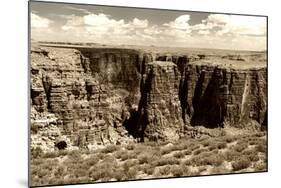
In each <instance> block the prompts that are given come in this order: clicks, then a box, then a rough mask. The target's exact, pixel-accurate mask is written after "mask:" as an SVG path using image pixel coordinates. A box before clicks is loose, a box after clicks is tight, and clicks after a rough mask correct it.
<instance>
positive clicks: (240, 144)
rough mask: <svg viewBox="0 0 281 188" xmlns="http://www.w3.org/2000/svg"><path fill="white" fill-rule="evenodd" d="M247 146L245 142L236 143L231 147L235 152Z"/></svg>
mask: <svg viewBox="0 0 281 188" xmlns="http://www.w3.org/2000/svg"><path fill="white" fill-rule="evenodd" d="M246 148H248V144H246V143H244V142H243V143H237V144H236V145H235V146H234V147H233V149H234V150H235V151H237V152H242V151H243V150H244V149H246Z"/></svg>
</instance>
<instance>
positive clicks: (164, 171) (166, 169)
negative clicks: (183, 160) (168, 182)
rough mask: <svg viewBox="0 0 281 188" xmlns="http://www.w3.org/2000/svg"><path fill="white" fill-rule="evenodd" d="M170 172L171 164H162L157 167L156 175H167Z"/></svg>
mask: <svg viewBox="0 0 281 188" xmlns="http://www.w3.org/2000/svg"><path fill="white" fill-rule="evenodd" d="M170 173H171V166H170V165H166V166H163V167H161V168H159V169H158V171H157V173H156V176H157V177H163V176H167V175H169V174H170Z"/></svg>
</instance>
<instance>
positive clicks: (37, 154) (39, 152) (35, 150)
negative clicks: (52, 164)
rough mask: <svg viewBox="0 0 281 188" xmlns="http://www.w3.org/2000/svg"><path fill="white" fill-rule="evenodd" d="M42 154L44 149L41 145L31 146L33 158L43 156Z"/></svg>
mask: <svg viewBox="0 0 281 188" xmlns="http://www.w3.org/2000/svg"><path fill="white" fill-rule="evenodd" d="M42 155H43V150H42V149H41V148H40V147H36V148H31V157H32V158H33V159H36V158H39V157H42Z"/></svg>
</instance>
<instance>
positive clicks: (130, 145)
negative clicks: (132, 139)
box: [126, 144, 135, 150]
mask: <svg viewBox="0 0 281 188" xmlns="http://www.w3.org/2000/svg"><path fill="white" fill-rule="evenodd" d="M126 149H127V150H134V149H135V145H133V144H129V145H127V146H126Z"/></svg>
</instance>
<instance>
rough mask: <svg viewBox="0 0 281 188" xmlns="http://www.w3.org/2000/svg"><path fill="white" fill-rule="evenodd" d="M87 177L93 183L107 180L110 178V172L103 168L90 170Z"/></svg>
mask: <svg viewBox="0 0 281 188" xmlns="http://www.w3.org/2000/svg"><path fill="white" fill-rule="evenodd" d="M89 177H90V178H91V179H93V180H94V181H97V180H102V179H108V177H112V175H111V170H109V169H105V168H96V170H92V171H90V173H89Z"/></svg>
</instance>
